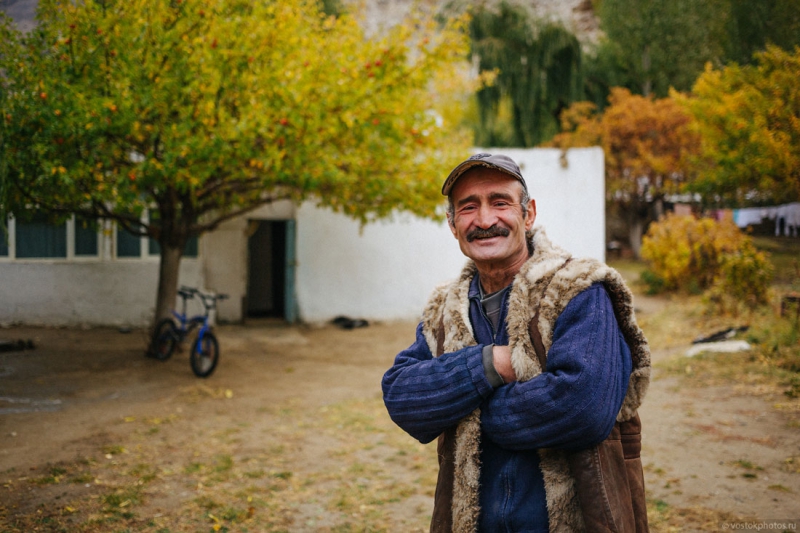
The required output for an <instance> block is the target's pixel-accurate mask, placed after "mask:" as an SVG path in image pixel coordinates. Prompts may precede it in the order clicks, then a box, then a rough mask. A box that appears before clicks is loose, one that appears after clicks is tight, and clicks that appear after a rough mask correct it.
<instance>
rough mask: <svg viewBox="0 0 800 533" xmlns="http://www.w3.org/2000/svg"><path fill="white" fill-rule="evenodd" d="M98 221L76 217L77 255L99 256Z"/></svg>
mask: <svg viewBox="0 0 800 533" xmlns="http://www.w3.org/2000/svg"><path fill="white" fill-rule="evenodd" d="M97 230H98V223H97V222H96V221H94V220H87V219H85V218H81V217H75V256H76V257H87V256H88V257H97V252H98V238H97Z"/></svg>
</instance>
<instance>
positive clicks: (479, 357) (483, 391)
mask: <svg viewBox="0 0 800 533" xmlns="http://www.w3.org/2000/svg"><path fill="white" fill-rule="evenodd" d="M465 350H466V352H465V353H464V355H465V356H466V358H465V359H464V362H465V363H466V366H467V371H468V372H469V375H470V377H471V378H472V384H473V386H474V387H475V389H476V390H477V391H478V394H480V395H481V397H483V398H488V397H489V396H491V395H492V394H493V393H494V387H492V385H491V384H490V383H489V380H488V379H486V372H485V371H484V370H483V346H480V345H478V346H469V347H467V348H465Z"/></svg>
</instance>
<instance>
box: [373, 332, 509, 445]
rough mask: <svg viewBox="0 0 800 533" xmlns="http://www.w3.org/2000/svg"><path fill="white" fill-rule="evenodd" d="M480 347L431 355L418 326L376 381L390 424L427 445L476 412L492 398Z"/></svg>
mask: <svg viewBox="0 0 800 533" xmlns="http://www.w3.org/2000/svg"><path fill="white" fill-rule="evenodd" d="M482 349H483V346H482V345H475V346H469V347H467V348H464V349H462V350H458V351H456V352H452V353H446V354H444V355H442V356H441V357H433V354H431V351H430V349H429V348H428V344H427V342H426V341H425V337H424V335H423V333H422V324H420V325H419V326H417V337H416V341H415V342H414V344H412V345H411V346H410V347H409V348H408V349H406V350H403V351H402V352H400V353H399V354H398V355H397V357H396V358H395V361H394V365H392V367H391V368H390V369H389V370H388V371H387V372H386V374H384V376H383V381H382V383H381V385H382V388H383V401H384V403H385V404H386V409H387V410H388V411H389V416H390V417H391V418H392V420H393V421H394V422H395V423H396V424H397V425H398V426H400V427H401V428H402V429H403V430H405V431H406V432H407V433H408V434H409V435H411V436H412V437H414V438H415V439H417V440H419V441H420V442H423V443H427V442H430V441H432V440H433V439H435V438H436V437H438V436H439V434H440V433H442V432H443V431H444V430H446V429H448V428H450V427H452V426H454V425H456V424H457V423H458V422H459V420H461V419H462V418H464V417H465V416H467V415H468V414H470V413H471V412H472V411H474V410H475V409H476V408H478V407H479V406H480V404H481V402H483V401H484V399H485V398H487V397H488V396H489V395H491V394H492V390H493V389H492V386H491V385H490V384H489V381H488V380H487V379H486V374H485V372H484V367H483V357H482V353H481V352H482Z"/></svg>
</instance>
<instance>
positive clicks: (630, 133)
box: [548, 87, 698, 256]
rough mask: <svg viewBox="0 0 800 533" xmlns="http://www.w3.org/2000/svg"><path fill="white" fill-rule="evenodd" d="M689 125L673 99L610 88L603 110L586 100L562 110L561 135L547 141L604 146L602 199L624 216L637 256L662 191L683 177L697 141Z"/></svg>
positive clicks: (564, 146) (659, 209) (660, 205)
mask: <svg viewBox="0 0 800 533" xmlns="http://www.w3.org/2000/svg"><path fill="white" fill-rule="evenodd" d="M689 126H690V115H689V114H688V113H686V112H685V111H684V109H683V108H682V107H681V106H679V105H678V104H677V103H676V102H675V101H674V100H673V99H672V98H662V99H653V98H648V97H643V96H639V95H634V94H631V92H630V91H628V90H627V89H623V88H619V87H615V88H612V89H611V94H610V95H609V98H608V107H606V109H605V111H604V112H603V113H602V114H597V113H596V107H595V106H594V104H591V103H589V102H578V103H576V104H573V105H572V106H571V107H570V108H569V109H567V110H566V111H565V112H564V113H563V115H562V133H560V134H558V135H556V137H555V138H554V139H553V141H551V142H550V143H548V145H549V146H556V147H559V148H562V149H567V148H571V147H579V146H598V145H599V146H602V147H603V151H604V153H605V159H606V161H605V165H606V194H607V200H608V202H609V204H610V207H611V208H612V209H615V210H616V211H617V212H618V214H619V215H620V216H622V217H623V218H624V220H625V222H626V225H627V228H628V238H629V241H630V245H631V248H632V249H633V251H634V253H635V254H636V255H637V256H638V255H639V251H640V248H641V240H642V235H643V232H644V230H645V229H646V227H647V225H648V224H649V223H650V222H651V221H653V220H656V219H657V218H658V216H659V215H660V214H661V213H662V212H663V200H664V197H665V195H668V194H671V193H675V192H678V191H679V189H680V187H681V185H682V184H683V183H684V182H685V181H686V180H687V178H688V169H689V164H688V156H690V155H691V154H692V153H694V150H695V148H696V146H697V143H698V141H697V135H696V134H695V133H694V132H693V131H692V130H691V128H690V127H689Z"/></svg>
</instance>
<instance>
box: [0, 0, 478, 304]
mask: <svg viewBox="0 0 800 533" xmlns="http://www.w3.org/2000/svg"><path fill="white" fill-rule="evenodd" d="M37 24H38V25H37V27H36V28H35V29H34V30H33V31H32V32H30V33H29V34H26V35H23V34H20V33H18V32H17V31H16V30H15V29H14V26H13V24H12V23H11V22H10V21H9V20H8V19H4V18H2V17H1V16H0V72H1V73H2V75H0V85H1V86H0V105H2V114H1V115H0V119H1V120H0V151H1V152H0V161H2V163H0V178H2V179H0V192H2V197H0V209H2V211H3V212H4V214H6V213H12V214H13V215H14V216H16V217H23V218H24V217H25V216H27V215H29V214H30V213H32V212H36V211H45V212H49V213H51V214H53V213H54V214H57V215H61V216H66V215H67V214H69V213H75V214H78V215H81V216H83V217H93V218H104V219H111V220H114V221H116V223H117V224H118V225H119V226H120V227H121V228H124V229H125V230H127V231H129V232H131V233H133V234H135V235H139V236H148V237H151V238H153V239H155V240H156V241H158V243H159V244H160V249H161V262H160V265H161V266H160V276H159V285H158V294H157V298H156V317H160V316H164V315H166V314H168V312H169V309H170V308H171V306H172V305H173V304H174V301H175V296H176V291H177V281H178V268H179V264H180V260H181V256H182V252H183V250H184V247H185V244H186V242H187V240H188V239H190V238H192V237H194V236H197V235H200V234H201V233H203V232H206V231H209V230H213V229H214V228H215V227H216V226H217V225H218V224H220V223H221V222H223V221H225V220H227V219H230V218H232V217H235V216H239V215H241V214H243V213H246V212H247V211H249V210H252V209H254V208H255V207H258V206H260V205H263V204H265V203H269V202H273V201H276V200H280V199H290V200H293V201H295V202H300V201H303V200H307V199H310V200H313V201H315V202H316V203H317V204H319V205H321V206H327V207H330V208H332V209H334V210H336V211H338V212H342V213H345V214H347V215H349V216H351V217H354V218H356V219H358V220H360V221H361V222H362V223H366V222H368V221H370V220H372V219H375V218H380V217H387V216H390V215H391V213H392V212H393V211H394V210H396V209H401V210H407V211H411V212H413V213H415V214H418V215H421V216H436V214H437V207H438V205H439V203H440V195H438V194H437V190H438V187H439V186H440V183H439V182H440V177H441V176H442V175H443V174H444V173H445V172H446V171H447V169H449V168H451V166H452V165H453V164H454V163H455V162H456V160H457V159H459V158H461V157H463V156H464V154H465V153H468V148H469V146H470V139H469V137H468V136H467V135H464V134H463V133H461V132H460V131H457V130H456V129H455V128H454V126H453V125H454V124H455V123H457V122H458V120H457V118H456V116H455V114H456V113H457V112H458V109H457V104H458V103H459V102H460V101H461V96H462V94H467V90H466V88H465V84H461V83H459V82H458V80H460V79H462V77H461V75H460V73H461V72H463V71H465V70H466V69H463V65H462V62H463V58H464V57H465V56H466V50H467V39H466V33H465V31H464V28H463V26H464V24H463V21H451V22H448V23H447V24H445V26H444V27H440V26H437V25H436V24H434V22H433V21H432V20H428V19H423V18H422V17H421V16H416V15H415V16H413V18H412V19H409V20H408V21H406V22H405V23H403V24H399V25H397V26H395V27H394V28H393V29H392V30H390V31H388V32H385V33H383V34H382V35H380V36H377V37H375V38H372V39H368V38H366V37H365V35H364V33H363V32H362V30H361V28H360V27H359V25H358V24H357V22H356V21H355V20H354V19H353V18H352V17H349V16H338V17H333V16H331V17H328V16H325V15H323V14H322V13H321V12H320V10H319V6H318V4H317V3H316V2H313V1H312V0H301V1H297V0H269V1H267V0H258V1H256V2H251V1H250V0H212V1H207V0H125V1H122V0H86V1H83V2H71V1H59V0H42V1H40V2H39V7H38V13H37ZM145 212H149V213H151V214H152V215H153V216H149V217H148V216H144V214H143V213H145Z"/></svg>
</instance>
